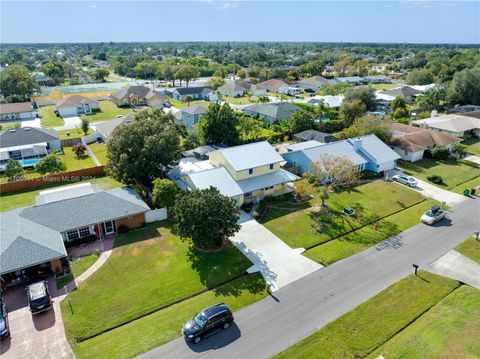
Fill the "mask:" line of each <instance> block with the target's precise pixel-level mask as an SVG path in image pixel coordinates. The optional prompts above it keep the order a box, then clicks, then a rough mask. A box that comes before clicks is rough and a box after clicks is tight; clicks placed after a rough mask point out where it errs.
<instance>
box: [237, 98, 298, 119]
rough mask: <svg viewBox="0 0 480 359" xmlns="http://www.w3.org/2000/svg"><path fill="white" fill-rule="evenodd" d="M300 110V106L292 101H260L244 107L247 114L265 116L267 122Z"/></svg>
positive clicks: (258, 116)
mask: <svg viewBox="0 0 480 359" xmlns="http://www.w3.org/2000/svg"><path fill="white" fill-rule="evenodd" d="M298 110H300V107H298V106H297V105H294V104H293V103H291V102H275V103H265V104H261V103H258V104H253V105H249V106H245V107H244V108H243V109H242V111H243V112H244V113H246V114H247V115H250V116H252V117H254V118H263V119H264V120H265V121H267V122H273V121H278V120H283V119H286V118H288V117H290V115H291V114H292V113H294V112H296V111H298Z"/></svg>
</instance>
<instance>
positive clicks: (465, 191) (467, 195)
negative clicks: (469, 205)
mask: <svg viewBox="0 0 480 359" xmlns="http://www.w3.org/2000/svg"><path fill="white" fill-rule="evenodd" d="M463 195H464V196H466V197H469V196H470V191H469V190H468V189H466V190H464V191H463Z"/></svg>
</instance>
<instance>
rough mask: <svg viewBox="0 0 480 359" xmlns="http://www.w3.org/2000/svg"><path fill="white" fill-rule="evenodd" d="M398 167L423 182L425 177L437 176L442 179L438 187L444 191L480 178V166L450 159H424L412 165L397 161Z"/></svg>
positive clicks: (425, 179)
mask: <svg viewBox="0 0 480 359" xmlns="http://www.w3.org/2000/svg"><path fill="white" fill-rule="evenodd" d="M398 167H400V168H402V169H403V170H404V171H405V172H407V173H408V174H410V175H412V176H414V177H418V178H420V179H422V180H424V181H428V180H427V176H430V175H438V176H440V177H442V179H443V182H444V184H443V185H439V186H440V187H443V188H446V189H451V188H454V187H457V186H459V185H461V184H462V183H464V182H468V181H470V180H472V179H474V178H476V177H480V166H478V165H475V164H474V163H471V162H467V161H457V160H451V159H449V160H435V159H432V158H424V159H422V160H420V161H417V162H414V163H411V162H406V161H402V160H399V161H398Z"/></svg>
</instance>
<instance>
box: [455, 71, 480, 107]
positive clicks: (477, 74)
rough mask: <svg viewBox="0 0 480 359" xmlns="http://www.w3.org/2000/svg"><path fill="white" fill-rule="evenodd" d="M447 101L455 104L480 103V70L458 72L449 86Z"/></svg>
mask: <svg viewBox="0 0 480 359" xmlns="http://www.w3.org/2000/svg"><path fill="white" fill-rule="evenodd" d="M447 101H449V102H450V103H452V104H453V105H480V71H475V70H462V71H460V72H457V73H456V74H455V75H454V76H453V80H452V82H451V83H450V85H449V86H448V90H447Z"/></svg>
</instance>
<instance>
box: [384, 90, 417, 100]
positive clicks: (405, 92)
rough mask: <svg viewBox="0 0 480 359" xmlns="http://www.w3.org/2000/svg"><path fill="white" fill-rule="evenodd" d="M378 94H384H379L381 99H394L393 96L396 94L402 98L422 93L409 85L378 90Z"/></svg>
mask: <svg viewBox="0 0 480 359" xmlns="http://www.w3.org/2000/svg"><path fill="white" fill-rule="evenodd" d="M379 94H380V95H385V96H383V97H382V96H381V97H380V98H381V99H385V100H388V99H391V100H392V101H393V99H395V97H397V96H402V97H404V98H412V97H415V96H418V95H420V94H422V91H420V90H416V89H414V88H413V87H410V86H400V87H397V88H394V89H391V90H384V91H380V92H379Z"/></svg>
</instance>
